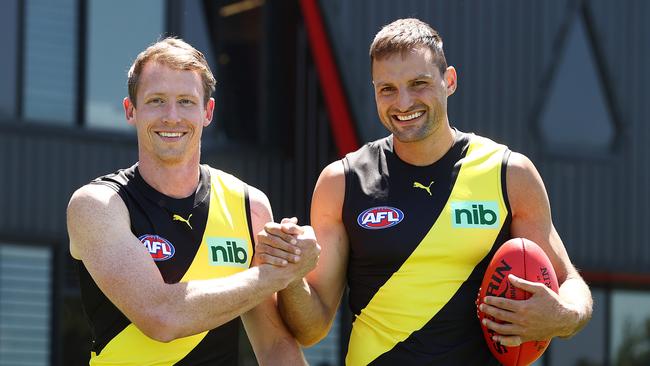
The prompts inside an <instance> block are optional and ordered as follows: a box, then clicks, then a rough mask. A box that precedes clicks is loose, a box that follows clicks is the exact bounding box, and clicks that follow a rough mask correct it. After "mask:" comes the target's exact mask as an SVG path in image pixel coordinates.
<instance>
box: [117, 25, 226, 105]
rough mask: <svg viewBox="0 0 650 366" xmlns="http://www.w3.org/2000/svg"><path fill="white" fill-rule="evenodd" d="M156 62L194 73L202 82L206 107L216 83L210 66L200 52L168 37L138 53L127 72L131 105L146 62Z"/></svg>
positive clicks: (180, 40) (134, 102)
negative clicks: (196, 73) (197, 74)
mask: <svg viewBox="0 0 650 366" xmlns="http://www.w3.org/2000/svg"><path fill="white" fill-rule="evenodd" d="M150 61H151V62H158V63H161V64H163V65H165V66H168V67H170V68H172V69H175V70H188V71H196V72H198V73H199V75H200V76H201V80H202V81H203V105H206V103H207V102H208V100H210V97H211V96H212V93H213V92H214V88H215V86H216V84H217V81H216V80H215V79H214V76H213V75H212V71H210V66H209V65H208V62H207V61H206V59H205V56H203V53H201V51H199V50H197V49H196V48H194V47H192V46H190V45H189V44H188V43H187V42H185V41H183V40H182V39H178V38H173V37H168V38H165V39H162V40H160V41H157V42H156V43H154V44H152V45H151V46H149V47H147V48H146V49H145V50H144V51H142V52H140V54H139V55H138V57H136V59H135V61H133V65H131V68H130V69H129V72H128V74H127V75H128V79H127V80H128V81H127V83H128V89H129V99H131V103H133V105H134V106H135V105H136V100H135V98H136V95H137V94H138V81H139V78H140V74H141V73H142V69H143V68H144V65H145V64H146V63H147V62H150Z"/></svg>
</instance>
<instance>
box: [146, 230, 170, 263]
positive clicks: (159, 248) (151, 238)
mask: <svg viewBox="0 0 650 366" xmlns="http://www.w3.org/2000/svg"><path fill="white" fill-rule="evenodd" d="M138 239H140V241H141V242H142V244H144V246H145V248H147V250H148V251H149V254H151V258H153V260H155V261H156V262H158V261H166V260H168V259H169V258H171V257H173V256H174V253H176V249H175V248H174V246H173V245H172V243H170V242H169V240H167V239H165V238H163V237H162V236H158V235H151V234H145V235H142V236H141V237H139V238H138Z"/></svg>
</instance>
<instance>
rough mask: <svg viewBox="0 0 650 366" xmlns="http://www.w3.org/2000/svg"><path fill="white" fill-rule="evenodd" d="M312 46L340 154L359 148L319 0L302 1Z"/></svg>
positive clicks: (303, 13)
mask: <svg viewBox="0 0 650 366" xmlns="http://www.w3.org/2000/svg"><path fill="white" fill-rule="evenodd" d="M300 7H301V9H302V15H303V18H304V20H305V27H306V29H307V38H308V40H309V46H310V48H311V51H312V55H313V57H314V63H315V64H316V70H317V71H318V77H319V80H320V84H321V88H322V90H323V95H324V97H325V105H326V106H327V111H328V113H329V117H330V118H329V120H330V124H331V128H332V134H333V135H334V141H335V143H336V148H337V150H338V153H339V156H340V157H343V156H344V155H345V154H346V153H349V152H351V151H354V150H356V149H358V148H359V140H358V139H357V134H356V131H355V129H354V124H353V122H352V116H351V114H350V109H349V107H348V104H347V101H346V99H345V93H344V91H343V84H342V80H341V77H340V75H339V73H338V70H337V68H336V62H335V61H334V53H333V52H332V47H331V46H330V43H329V39H328V37H327V33H326V32H325V25H324V23H323V17H322V16H321V12H320V8H319V7H318V3H317V0H300Z"/></svg>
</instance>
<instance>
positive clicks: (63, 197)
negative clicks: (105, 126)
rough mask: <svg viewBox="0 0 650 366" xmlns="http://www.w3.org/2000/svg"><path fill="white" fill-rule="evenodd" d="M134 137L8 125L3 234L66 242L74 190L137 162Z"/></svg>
mask: <svg viewBox="0 0 650 366" xmlns="http://www.w3.org/2000/svg"><path fill="white" fill-rule="evenodd" d="M120 139H123V140H126V141H120ZM129 140H130V141H129ZM134 141H135V139H133V138H130V139H129V138H128V137H116V138H115V139H110V138H106V137H104V138H99V137H94V136H93V135H91V136H85V135H84V134H83V133H73V134H66V133H62V130H58V129H56V128H52V127H50V126H43V125H23V126H20V128H16V126H11V128H10V126H7V128H6V129H4V128H3V130H2V131H1V133H0V153H1V154H2V156H3V157H4V158H3V159H2V160H0V171H1V172H2V179H0V192H2V194H0V207H2V210H0V233H3V236H8V237H10V238H11V237H15V238H17V239H20V240H26V241H30V240H31V241H47V242H49V243H56V242H62V241H65V238H66V234H65V210H66V206H67V203H68V200H69V198H70V196H71V194H72V192H74V190H75V189H76V188H78V187H80V186H81V185H83V184H85V183H87V182H88V181H89V180H90V179H92V178H94V177H96V176H98V175H100V174H105V173H107V172H110V171H113V170H115V169H117V168H118V167H120V166H123V165H125V164H130V163H131V162H133V161H135V160H134V159H135V156H136V153H137V151H136V150H135V145H134Z"/></svg>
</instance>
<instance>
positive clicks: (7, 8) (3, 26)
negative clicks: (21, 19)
mask: <svg viewBox="0 0 650 366" xmlns="http://www.w3.org/2000/svg"><path fill="white" fill-rule="evenodd" d="M17 14H18V2H17V0H9V1H4V2H3V3H2V11H1V12H0V44H2V45H3V47H2V48H3V49H4V52H5V55H7V57H1V58H0V95H2V98H0V121H2V120H5V118H2V117H13V116H15V114H16V102H17V98H16V81H17V80H16V66H17V64H16V62H17V61H18V60H17V58H16V54H17V53H18V52H17V51H16V50H17V44H18V39H17V34H18V32H17V27H18V23H17V19H18V16H17Z"/></svg>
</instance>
